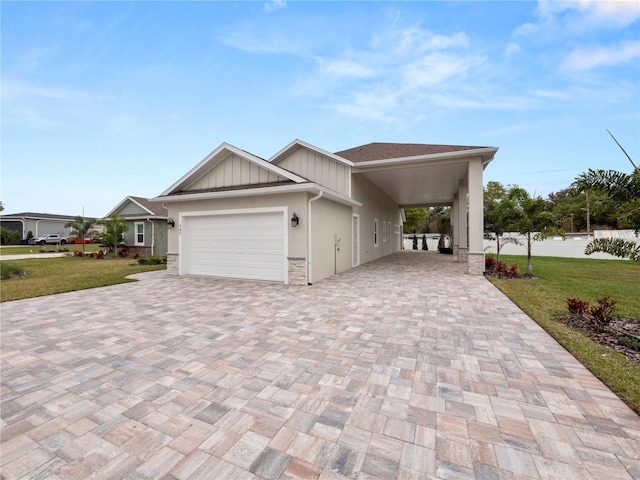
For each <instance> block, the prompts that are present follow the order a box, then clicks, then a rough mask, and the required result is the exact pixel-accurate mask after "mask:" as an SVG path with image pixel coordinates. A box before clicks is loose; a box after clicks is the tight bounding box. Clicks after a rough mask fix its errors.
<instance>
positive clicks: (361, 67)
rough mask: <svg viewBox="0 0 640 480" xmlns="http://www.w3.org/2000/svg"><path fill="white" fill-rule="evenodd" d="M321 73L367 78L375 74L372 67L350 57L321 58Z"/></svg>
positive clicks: (340, 76)
mask: <svg viewBox="0 0 640 480" xmlns="http://www.w3.org/2000/svg"><path fill="white" fill-rule="evenodd" d="M318 63H319V65H320V73H321V74H323V75H328V76H332V77H338V78H366V77H370V76H372V75H373V74H374V69H372V68H371V67H369V66H367V65H365V64H363V63H360V62H356V61H353V60H349V59H344V60H343V59H330V58H319V59H318Z"/></svg>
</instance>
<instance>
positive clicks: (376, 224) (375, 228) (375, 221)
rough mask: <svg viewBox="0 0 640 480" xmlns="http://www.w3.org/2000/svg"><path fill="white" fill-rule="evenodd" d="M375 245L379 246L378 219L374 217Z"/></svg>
mask: <svg viewBox="0 0 640 480" xmlns="http://www.w3.org/2000/svg"><path fill="white" fill-rule="evenodd" d="M373 246H374V247H377V246H378V219H377V218H374V219H373Z"/></svg>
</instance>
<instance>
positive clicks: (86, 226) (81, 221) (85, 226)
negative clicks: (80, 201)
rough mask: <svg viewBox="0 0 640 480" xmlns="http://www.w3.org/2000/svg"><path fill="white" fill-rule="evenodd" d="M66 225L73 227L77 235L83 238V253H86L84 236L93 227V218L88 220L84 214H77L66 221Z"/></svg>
mask: <svg viewBox="0 0 640 480" xmlns="http://www.w3.org/2000/svg"><path fill="white" fill-rule="evenodd" d="M64 226H65V227H66V228H71V230H72V231H73V232H75V234H76V236H78V237H79V238H81V239H82V254H83V255H84V237H85V236H86V235H87V233H89V230H91V229H92V228H93V220H87V219H86V218H84V217H83V216H82V215H76V217H75V218H74V219H73V220H72V221H70V222H67V223H65V224H64Z"/></svg>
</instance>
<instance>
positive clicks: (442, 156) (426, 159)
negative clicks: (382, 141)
mask: <svg viewBox="0 0 640 480" xmlns="http://www.w3.org/2000/svg"><path fill="white" fill-rule="evenodd" d="M497 151H498V149H497V148H495V147H486V148H474V149H472V150H458V151H456V152H447V153H433V154H430V155H416V156H413V157H403V158H388V159H382V160H368V161H366V162H358V163H356V164H354V167H353V170H354V173H359V172H360V171H366V170H374V169H378V168H381V167H389V168H397V167H402V166H405V167H415V166H417V164H420V163H424V164H428V165H439V164H446V163H457V162H460V161H462V160H466V159H467V158H469V157H478V156H479V157H481V158H483V161H486V163H485V165H486V164H488V163H489V162H490V161H491V160H492V159H493V157H494V155H495V154H496V152H497Z"/></svg>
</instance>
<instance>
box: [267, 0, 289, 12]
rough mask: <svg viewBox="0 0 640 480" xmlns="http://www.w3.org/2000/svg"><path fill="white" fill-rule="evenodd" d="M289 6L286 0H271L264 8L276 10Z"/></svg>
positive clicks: (268, 10)
mask: <svg viewBox="0 0 640 480" xmlns="http://www.w3.org/2000/svg"><path fill="white" fill-rule="evenodd" d="M286 6H287V2H286V0H271V1H269V2H267V3H265V4H264V9H265V10H266V11H267V12H275V11H276V10H280V9H281V8H284V7H286Z"/></svg>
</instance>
